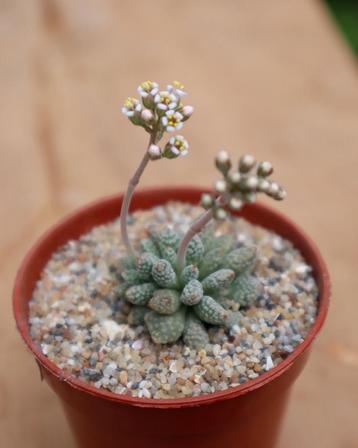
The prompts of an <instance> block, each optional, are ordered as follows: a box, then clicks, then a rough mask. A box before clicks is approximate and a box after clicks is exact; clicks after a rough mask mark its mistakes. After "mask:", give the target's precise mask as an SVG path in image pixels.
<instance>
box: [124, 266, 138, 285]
mask: <svg viewBox="0 0 358 448" xmlns="http://www.w3.org/2000/svg"><path fill="white" fill-rule="evenodd" d="M121 276H122V278H123V280H124V281H125V282H126V283H128V284H129V285H135V284H136V283H139V282H140V281H141V278H140V276H139V273H138V271H137V270H136V269H125V270H124V271H122V273H121Z"/></svg>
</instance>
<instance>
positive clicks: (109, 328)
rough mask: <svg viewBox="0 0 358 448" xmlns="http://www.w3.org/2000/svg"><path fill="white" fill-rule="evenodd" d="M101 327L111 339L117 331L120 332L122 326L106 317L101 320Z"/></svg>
mask: <svg viewBox="0 0 358 448" xmlns="http://www.w3.org/2000/svg"><path fill="white" fill-rule="evenodd" d="M102 327H103V328H104V330H105V332H106V333H107V335H108V338H109V340H110V341H112V340H113V339H114V338H115V337H116V336H117V334H118V333H119V332H121V330H122V328H121V326H120V325H118V324H117V322H115V321H114V320H110V319H106V320H104V321H103V322H102Z"/></svg>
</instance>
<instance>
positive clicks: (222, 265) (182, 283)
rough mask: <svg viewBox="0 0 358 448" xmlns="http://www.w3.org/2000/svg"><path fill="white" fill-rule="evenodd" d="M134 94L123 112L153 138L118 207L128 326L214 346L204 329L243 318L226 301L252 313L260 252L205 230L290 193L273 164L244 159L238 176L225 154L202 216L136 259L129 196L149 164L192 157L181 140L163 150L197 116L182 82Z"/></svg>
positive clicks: (152, 240)
mask: <svg viewBox="0 0 358 448" xmlns="http://www.w3.org/2000/svg"><path fill="white" fill-rule="evenodd" d="M137 90H138V93H139V95H140V100H139V99H136V98H133V97H130V98H127V100H126V101H125V103H124V106H123V108H122V112H123V114H124V115H126V116H127V117H128V118H129V120H130V121H131V122H132V123H133V124H134V125H136V126H141V127H143V128H144V129H145V131H146V132H148V133H149V135H150V138H149V142H148V146H147V149H146V151H145V153H144V156H143V159H142V161H141V162H140V164H139V166H138V168H137V169H136V171H135V173H134V175H133V177H132V178H131V179H130V180H129V183H128V187H127V190H126V192H125V194H124V198H123V203H122V207H121V215H120V227H121V237H122V243H123V244H124V246H125V248H126V251H127V257H125V258H123V260H122V266H121V274H120V281H121V285H120V288H119V295H120V296H121V297H124V298H125V300H127V301H128V302H129V303H130V304H131V311H130V313H129V315H128V322H129V323H130V324H132V325H140V324H145V325H146V327H147V328H148V330H149V333H150V335H151V337H152V339H153V341H155V342H158V343H170V342H175V341H176V340H178V339H179V338H180V337H181V336H182V337H183V339H184V342H185V343H186V344H188V345H190V346H193V347H201V346H203V345H205V344H206V343H207V342H208V340H209V339H208V333H207V331H206V327H207V325H219V326H224V327H230V326H232V325H234V324H236V323H238V322H239V319H240V313H239V312H232V311H230V309H229V306H228V301H229V300H233V301H234V302H236V303H238V304H240V305H241V306H247V305H249V304H250V303H251V302H252V301H253V300H254V299H255V296H256V285H255V280H254V277H253V275H252V273H251V270H252V267H253V265H254V263H255V259H256V250H255V248H254V247H236V245H235V241H234V237H233V236H232V235H222V236H220V237H216V238H215V236H214V235H213V234H212V233H210V232H209V233H208V232H207V231H206V230H205V227H206V225H207V224H208V223H209V222H210V221H211V220H212V219H225V218H227V216H228V213H230V212H238V211H239V210H241V209H242V207H243V206H244V205H245V204H246V203H247V202H250V203H252V202H255V201H256V196H257V194H258V193H266V194H267V195H268V196H270V197H272V198H273V199H276V200H282V199H284V198H285V196H286V191H285V190H284V189H283V188H282V187H281V186H280V185H279V184H278V183H276V182H273V181H271V180H268V177H269V176H270V175H271V174H272V172H273V167H272V165H271V163H270V162H260V163H259V164H257V162H256V160H255V158H254V157H253V156H251V155H248V154H246V155H244V156H242V157H241V158H240V159H239V163H238V166H237V168H236V169H233V168H232V167H233V164H232V161H231V159H230V156H229V154H228V153H227V152H226V151H220V152H219V153H218V155H217V157H216V159H215V164H216V167H217V168H218V170H219V171H220V173H221V175H222V178H221V179H219V180H217V181H216V182H215V184H214V191H213V192H211V193H205V194H203V195H202V198H201V205H202V206H203V207H204V209H205V212H204V213H203V214H202V215H201V216H199V217H198V218H197V219H196V220H195V221H194V222H193V223H192V224H191V226H190V227H189V229H188V230H187V232H186V233H185V234H184V235H179V234H178V233H177V232H175V231H174V230H171V229H169V228H167V229H165V230H163V231H161V232H160V233H151V234H150V237H149V238H148V239H147V240H145V241H143V242H142V243H141V250H140V251H139V253H138V252H137V251H136V250H134V248H133V247H132V244H131V242H130V240H129V236H128V230H127V221H128V220H127V217H128V213H129V207H130V203H131V199H132V195H133V193H134V190H135V188H136V186H137V185H138V183H139V181H140V178H141V176H142V174H143V172H144V170H145V168H146V166H147V164H148V163H149V161H151V160H159V159H176V158H178V157H179V156H184V155H186V154H188V148H189V144H188V142H187V141H186V140H185V139H184V137H183V136H181V135H174V136H172V137H171V138H170V139H169V140H168V141H167V143H166V144H165V145H164V146H162V148H160V147H159V146H158V144H159V142H160V140H161V139H162V138H163V136H164V134H165V133H166V132H174V131H176V130H179V129H181V128H182V127H183V124H184V122H185V121H187V120H188V119H189V118H190V117H191V115H192V113H193V110H194V109H193V107H192V106H189V105H183V102H182V98H183V96H185V95H186V92H185V91H184V87H183V85H182V84H181V83H179V82H178V81H174V82H173V83H172V84H169V85H167V87H166V89H165V90H160V89H159V85H158V84H157V83H156V82H153V81H145V82H143V83H142V84H141V85H140V86H139V87H138V89H137Z"/></svg>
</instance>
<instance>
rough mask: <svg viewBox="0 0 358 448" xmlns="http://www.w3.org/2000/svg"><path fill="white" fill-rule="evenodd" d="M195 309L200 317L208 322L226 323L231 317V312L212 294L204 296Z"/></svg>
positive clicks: (214, 323) (215, 323)
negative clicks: (211, 295)
mask: <svg viewBox="0 0 358 448" xmlns="http://www.w3.org/2000/svg"><path fill="white" fill-rule="evenodd" d="M194 311H195V313H196V315H197V316H198V317H199V319H201V320H202V321H204V322H206V323H208V324H213V325H226V323H227V320H228V318H229V312H228V311H227V310H225V308H223V307H222V306H221V305H219V304H218V302H216V300H214V299H213V298H212V297H210V296H203V297H202V299H201V300H200V302H199V303H198V304H197V305H195V306H194Z"/></svg>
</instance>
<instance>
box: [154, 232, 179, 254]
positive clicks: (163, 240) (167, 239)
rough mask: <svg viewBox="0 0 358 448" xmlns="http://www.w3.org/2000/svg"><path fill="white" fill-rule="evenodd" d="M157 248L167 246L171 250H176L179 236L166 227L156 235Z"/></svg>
mask: <svg viewBox="0 0 358 448" xmlns="http://www.w3.org/2000/svg"><path fill="white" fill-rule="evenodd" d="M156 239H157V241H158V245H159V247H161V246H169V247H171V248H173V249H175V250H176V249H178V246H179V243H180V236H179V235H178V233H177V232H175V231H174V230H173V229H171V228H169V227H166V228H165V229H163V230H162V231H161V232H160V233H159V234H158V235H157V238H156Z"/></svg>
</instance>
